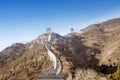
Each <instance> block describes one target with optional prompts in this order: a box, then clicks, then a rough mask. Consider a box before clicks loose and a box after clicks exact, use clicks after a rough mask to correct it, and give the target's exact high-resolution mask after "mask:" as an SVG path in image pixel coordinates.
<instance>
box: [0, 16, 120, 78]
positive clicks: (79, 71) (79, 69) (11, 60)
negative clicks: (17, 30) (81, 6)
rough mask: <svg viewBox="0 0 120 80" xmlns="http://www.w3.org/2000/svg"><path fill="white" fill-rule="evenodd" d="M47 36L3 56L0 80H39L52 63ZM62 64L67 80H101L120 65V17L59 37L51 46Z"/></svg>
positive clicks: (14, 46) (9, 49)
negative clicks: (46, 45) (47, 50)
mask: <svg viewBox="0 0 120 80" xmlns="http://www.w3.org/2000/svg"><path fill="white" fill-rule="evenodd" d="M47 37H48V34H46V33H45V34H43V35H41V36H39V37H38V38H37V39H35V40H33V41H32V42H30V43H27V44H23V45H22V44H19V46H17V45H12V46H11V47H8V48H6V49H5V50H3V51H2V52H1V53H0V80H37V78H38V76H39V74H40V73H42V74H44V73H45V72H46V69H48V68H49V67H50V66H51V65H52V62H51V61H50V59H49V57H48V55H47V52H46V49H45V44H46V42H47ZM51 48H52V50H53V51H54V53H55V54H57V55H58V57H59V58H60V60H61V62H62V66H63V67H62V68H63V69H62V74H64V75H65V78H66V80H101V79H105V80H106V76H107V75H108V74H112V73H114V72H115V71H116V69H117V66H119V65H120V18H116V19H112V20H108V21H106V22H102V23H99V24H92V25H90V26H88V27H87V28H85V29H83V30H81V31H80V32H73V33H70V34H67V35H66V36H60V35H58V34H57V38H56V39H55V40H54V42H53V43H52V45H51Z"/></svg>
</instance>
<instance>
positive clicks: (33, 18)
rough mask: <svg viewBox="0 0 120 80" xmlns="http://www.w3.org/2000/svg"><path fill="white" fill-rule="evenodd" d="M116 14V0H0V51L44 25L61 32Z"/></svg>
mask: <svg viewBox="0 0 120 80" xmlns="http://www.w3.org/2000/svg"><path fill="white" fill-rule="evenodd" d="M117 17H120V0H0V51H1V50H3V49H4V48H5V47H7V46H9V45H11V44H13V43H16V42H23V43H25V42H29V41H31V40H33V39H35V38H37V36H39V35H40V34H42V33H44V32H45V30H46V27H51V28H52V31H54V32H58V33H60V34H61V35H64V34H67V33H68V32H69V30H70V28H71V27H73V28H75V29H82V28H85V27H86V26H88V25H90V24H93V23H95V22H98V21H99V22H101V21H105V20H108V19H112V18H117Z"/></svg>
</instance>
